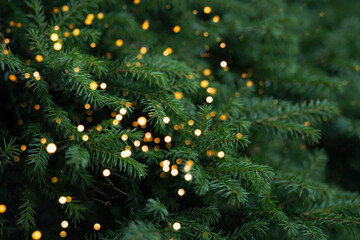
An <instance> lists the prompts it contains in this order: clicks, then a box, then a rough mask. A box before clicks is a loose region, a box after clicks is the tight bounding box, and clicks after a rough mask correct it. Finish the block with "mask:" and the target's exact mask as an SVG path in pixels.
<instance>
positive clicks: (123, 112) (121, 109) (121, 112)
mask: <svg viewBox="0 0 360 240" xmlns="http://www.w3.org/2000/svg"><path fill="white" fill-rule="evenodd" d="M119 112H120V114H121V115H125V114H126V112H127V111H126V108H120V111H119Z"/></svg>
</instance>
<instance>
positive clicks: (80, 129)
mask: <svg viewBox="0 0 360 240" xmlns="http://www.w3.org/2000/svg"><path fill="white" fill-rule="evenodd" d="M77 130H78V131H79V132H83V131H84V130H85V127H84V125H81V124H80V125H78V126H77Z"/></svg>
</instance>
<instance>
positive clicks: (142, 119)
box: [137, 117, 147, 126]
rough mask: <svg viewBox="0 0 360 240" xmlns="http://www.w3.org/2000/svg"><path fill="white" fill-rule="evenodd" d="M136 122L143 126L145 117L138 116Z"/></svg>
mask: <svg viewBox="0 0 360 240" xmlns="http://www.w3.org/2000/svg"><path fill="white" fill-rule="evenodd" d="M137 122H138V124H139V125H140V126H144V125H146V122H147V120H146V118H145V117H139V118H138V120H137Z"/></svg>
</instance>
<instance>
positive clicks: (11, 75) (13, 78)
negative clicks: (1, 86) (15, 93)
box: [9, 74, 17, 82]
mask: <svg viewBox="0 0 360 240" xmlns="http://www.w3.org/2000/svg"><path fill="white" fill-rule="evenodd" d="M9 80H10V81H12V82H15V81H16V80H17V77H16V76H15V75H14V74H10V75H9Z"/></svg>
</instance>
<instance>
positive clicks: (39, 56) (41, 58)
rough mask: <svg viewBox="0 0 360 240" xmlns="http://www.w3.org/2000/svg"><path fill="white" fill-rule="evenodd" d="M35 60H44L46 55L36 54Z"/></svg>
mask: <svg viewBox="0 0 360 240" xmlns="http://www.w3.org/2000/svg"><path fill="white" fill-rule="evenodd" d="M35 60H36V61H37V62H42V61H43V60H44V57H43V56H41V55H40V54H38V55H36V56H35Z"/></svg>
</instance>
